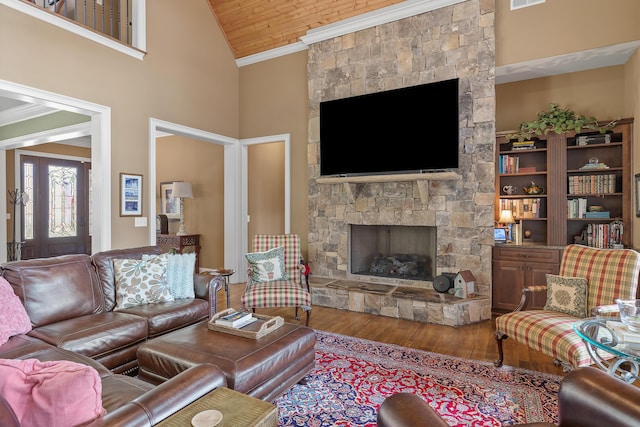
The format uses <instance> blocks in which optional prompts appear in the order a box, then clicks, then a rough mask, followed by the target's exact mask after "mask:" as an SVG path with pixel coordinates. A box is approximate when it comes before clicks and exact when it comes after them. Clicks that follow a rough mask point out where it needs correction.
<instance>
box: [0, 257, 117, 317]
mask: <svg viewBox="0 0 640 427" xmlns="http://www.w3.org/2000/svg"><path fill="white" fill-rule="evenodd" d="M3 268H4V277H5V278H6V279H7V281H9V283H11V286H12V287H13V291H14V292H15V294H16V295H17V296H18V298H20V300H21V301H22V304H23V305H24V308H25V309H26V310H27V314H28V315H29V319H31V324H32V326H33V327H34V328H37V327H40V326H44V325H48V324H50V323H55V322H60V321H64V320H67V319H73V318H76V317H81V316H86V315H89V314H93V313H100V312H102V311H104V310H103V309H104V306H103V303H102V291H101V290H100V286H99V283H98V278H97V275H96V273H95V269H94V267H93V265H92V263H91V257H90V256H88V255H63V256H59V257H54V258H38V259H31V260H25V261H14V262H10V263H7V264H5V265H4V266H3Z"/></svg>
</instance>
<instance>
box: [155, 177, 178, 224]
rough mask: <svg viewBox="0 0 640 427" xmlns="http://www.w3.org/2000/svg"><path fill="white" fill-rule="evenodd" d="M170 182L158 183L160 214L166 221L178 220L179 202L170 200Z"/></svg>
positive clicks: (171, 189) (171, 185)
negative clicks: (165, 217)
mask: <svg viewBox="0 0 640 427" xmlns="http://www.w3.org/2000/svg"><path fill="white" fill-rule="evenodd" d="M171 191H173V181H172V182H161V183H160V206H161V208H160V213H161V214H162V215H166V216H167V218H168V219H180V200H179V199H173V198H171Z"/></svg>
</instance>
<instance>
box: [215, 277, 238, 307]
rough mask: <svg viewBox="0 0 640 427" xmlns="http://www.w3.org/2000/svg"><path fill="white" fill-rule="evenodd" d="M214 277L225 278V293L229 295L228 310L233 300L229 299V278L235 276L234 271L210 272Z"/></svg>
mask: <svg viewBox="0 0 640 427" xmlns="http://www.w3.org/2000/svg"><path fill="white" fill-rule="evenodd" d="M208 273H209V274H211V275H213V276H222V277H223V278H224V292H225V293H226V294H227V308H229V307H230V306H231V299H230V298H229V277H230V276H232V275H233V274H235V271H234V270H231V269H228V268H217V269H214V270H211V271H209V272H208Z"/></svg>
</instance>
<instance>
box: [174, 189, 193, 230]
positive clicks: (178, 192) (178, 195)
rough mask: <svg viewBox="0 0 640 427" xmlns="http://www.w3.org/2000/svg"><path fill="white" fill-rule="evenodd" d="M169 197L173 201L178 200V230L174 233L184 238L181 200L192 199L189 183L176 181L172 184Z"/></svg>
mask: <svg viewBox="0 0 640 427" xmlns="http://www.w3.org/2000/svg"><path fill="white" fill-rule="evenodd" d="M171 197H172V198H174V199H180V229H179V230H178V232H177V233H176V235H178V236H185V235H186V234H187V232H186V231H184V201H183V199H185V198H188V199H193V191H192V189H191V183H190V182H182V181H176V182H174V183H173V189H172V190H171Z"/></svg>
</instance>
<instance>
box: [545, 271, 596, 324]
mask: <svg viewBox="0 0 640 427" xmlns="http://www.w3.org/2000/svg"><path fill="white" fill-rule="evenodd" d="M546 277H547V303H546V304H545V306H544V309H545V310H551V311H559V312H560V313H566V314H569V315H571V316H574V317H580V318H584V317H587V279H585V278H583V277H565V276H558V275H555V274H547V275H546Z"/></svg>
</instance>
